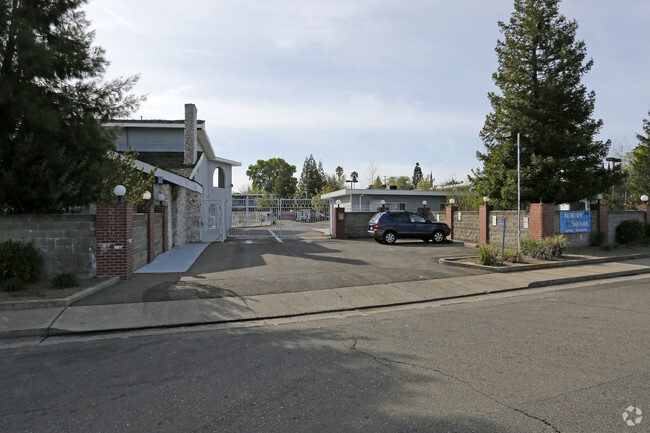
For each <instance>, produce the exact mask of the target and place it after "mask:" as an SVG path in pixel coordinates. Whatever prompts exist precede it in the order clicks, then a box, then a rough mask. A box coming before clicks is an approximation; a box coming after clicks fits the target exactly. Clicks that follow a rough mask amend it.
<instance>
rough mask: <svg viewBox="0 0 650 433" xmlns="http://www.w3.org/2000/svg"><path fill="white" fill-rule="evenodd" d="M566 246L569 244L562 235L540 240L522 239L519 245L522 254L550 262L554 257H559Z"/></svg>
mask: <svg viewBox="0 0 650 433" xmlns="http://www.w3.org/2000/svg"><path fill="white" fill-rule="evenodd" d="M568 246H569V243H568V242H567V240H566V238H565V237H564V235H558V236H553V237H551V238H544V239H542V240H538V239H533V238H526V239H522V240H521V243H520V249H521V252H522V254H525V255H527V256H529V257H532V258H534V259H541V260H550V259H552V258H554V257H561V256H562V255H563V254H564V252H565V251H566V249H567V247H568Z"/></svg>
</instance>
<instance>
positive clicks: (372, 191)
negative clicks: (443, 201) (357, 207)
mask: <svg viewBox="0 0 650 433" xmlns="http://www.w3.org/2000/svg"><path fill="white" fill-rule="evenodd" d="M346 195H349V196H350V199H351V198H352V196H355V195H360V196H363V195H375V196H382V195H383V196H386V195H395V196H415V197H418V196H426V197H446V196H447V195H449V193H448V192H445V191H420V190H413V189H407V190H403V189H350V188H346V189H340V190H338V191H333V192H329V193H327V194H323V195H322V196H321V198H330V199H332V198H340V197H344V196H346Z"/></svg>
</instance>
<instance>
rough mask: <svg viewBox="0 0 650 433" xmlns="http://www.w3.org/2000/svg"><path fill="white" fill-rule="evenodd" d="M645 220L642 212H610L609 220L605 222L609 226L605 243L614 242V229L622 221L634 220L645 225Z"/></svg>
mask: <svg viewBox="0 0 650 433" xmlns="http://www.w3.org/2000/svg"><path fill="white" fill-rule="evenodd" d="M645 218H646V214H645V212H643V211H637V210H624V211H611V210H610V211H609V220H608V222H607V224H608V226H609V234H608V236H607V241H608V242H609V243H610V244H613V243H614V242H616V227H618V225H619V224H620V223H622V222H623V221H626V220H635V221H640V222H641V223H643V224H645ZM592 221H593V218H592ZM592 224H593V222H592Z"/></svg>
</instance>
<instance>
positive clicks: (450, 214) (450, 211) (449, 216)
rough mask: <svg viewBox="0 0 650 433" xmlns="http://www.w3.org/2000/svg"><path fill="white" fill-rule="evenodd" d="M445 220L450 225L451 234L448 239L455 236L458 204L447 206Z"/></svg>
mask: <svg viewBox="0 0 650 433" xmlns="http://www.w3.org/2000/svg"><path fill="white" fill-rule="evenodd" d="M445 211H446V212H445V221H446V222H447V225H448V226H449V230H450V231H449V236H447V239H450V240H451V239H453V238H454V214H455V213H456V211H458V207H457V206H447V207H446V208H445Z"/></svg>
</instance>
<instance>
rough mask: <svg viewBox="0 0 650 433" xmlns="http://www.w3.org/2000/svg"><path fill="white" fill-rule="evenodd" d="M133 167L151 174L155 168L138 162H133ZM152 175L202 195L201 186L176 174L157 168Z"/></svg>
mask: <svg viewBox="0 0 650 433" xmlns="http://www.w3.org/2000/svg"><path fill="white" fill-rule="evenodd" d="M135 166H136V167H137V168H139V169H140V170H144V171H145V172H147V173H149V172H151V170H153V169H155V168H156V167H154V166H153V165H151V164H148V163H146V162H143V161H140V160H136V161H135ZM154 174H155V175H156V176H158V177H162V178H163V179H165V180H166V181H168V182H171V183H173V184H175V185H178V186H182V187H183V188H187V189H189V190H191V191H195V192H198V193H199V194H203V187H202V186H201V185H199V184H198V183H196V182H194V181H192V180H189V179H186V178H184V177H183V176H179V175H177V174H176V173H172V172H171V171H167V170H163V169H162V168H158V169H156V171H155V173H154Z"/></svg>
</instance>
